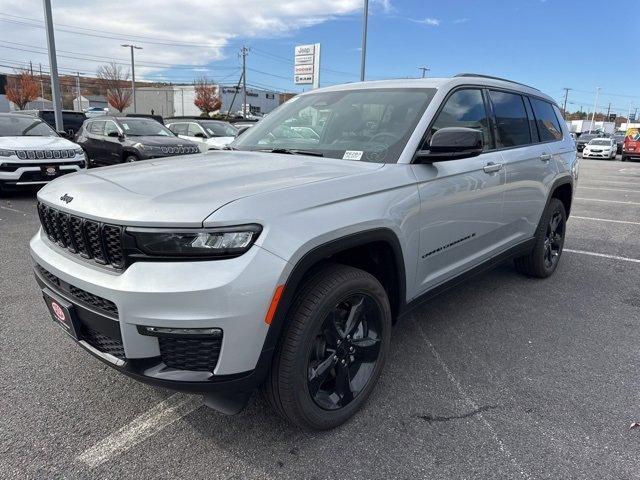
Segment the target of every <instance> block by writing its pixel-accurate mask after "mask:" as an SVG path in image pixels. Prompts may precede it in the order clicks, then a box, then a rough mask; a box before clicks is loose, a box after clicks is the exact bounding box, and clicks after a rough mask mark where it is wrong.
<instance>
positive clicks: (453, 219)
mask: <svg viewBox="0 0 640 480" xmlns="http://www.w3.org/2000/svg"><path fill="white" fill-rule="evenodd" d="M488 111H489V110H488V108H487V101H486V98H485V94H484V92H483V90H482V89H480V88H470V87H469V88H462V89H459V90H455V91H454V92H453V93H451V94H450V95H449V97H448V98H447V99H446V100H445V102H444V104H443V106H442V108H441V110H440V112H439V113H438V114H437V115H436V118H435V120H434V121H433V123H432V125H431V127H430V130H429V132H428V133H427V135H426V139H425V142H424V145H423V146H422V147H421V148H422V149H428V144H429V141H430V137H431V135H433V133H434V132H435V131H437V130H438V129H440V128H444V127H467V128H476V129H479V130H481V131H482V133H483V138H484V153H482V154H481V155H479V156H477V157H471V158H464V159H459V160H450V161H444V162H433V163H430V164H412V165H411V167H412V169H413V171H414V173H415V176H416V178H417V179H418V192H419V195H420V223H421V229H420V251H419V256H418V268H417V275H418V278H417V279H416V280H417V282H416V284H417V287H418V292H417V293H418V294H420V293H422V292H424V291H426V290H428V289H430V288H432V287H434V286H437V285H438V284H440V283H442V282H444V281H446V280H449V279H451V278H453V277H455V276H457V275H459V274H461V273H463V272H464V271H466V270H469V269H470V268H472V267H474V266H476V265H478V264H480V263H481V262H482V261H483V260H486V259H488V258H490V257H491V256H492V255H494V254H496V253H497V252H498V251H499V250H500V249H501V248H503V245H504V243H505V240H504V239H503V238H502V237H503V235H502V233H501V231H502V228H503V224H502V208H503V196H504V189H505V171H504V168H503V166H502V156H501V155H500V152H498V151H496V150H495V147H494V145H495V143H494V138H493V133H492V129H491V121H490V116H489V115H488V113H487V112H488Z"/></svg>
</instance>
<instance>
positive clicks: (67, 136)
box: [58, 130, 73, 140]
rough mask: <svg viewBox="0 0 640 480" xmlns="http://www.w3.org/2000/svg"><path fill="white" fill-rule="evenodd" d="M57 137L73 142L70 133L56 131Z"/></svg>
mask: <svg viewBox="0 0 640 480" xmlns="http://www.w3.org/2000/svg"><path fill="white" fill-rule="evenodd" d="M58 135H60V136H61V137H62V138H66V139H67V140H73V134H72V133H70V132H65V131H64V130H58Z"/></svg>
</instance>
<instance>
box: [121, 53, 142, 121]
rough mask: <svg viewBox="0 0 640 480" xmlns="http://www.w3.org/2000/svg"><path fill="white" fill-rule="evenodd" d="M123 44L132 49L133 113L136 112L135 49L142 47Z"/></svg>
mask: <svg viewBox="0 0 640 480" xmlns="http://www.w3.org/2000/svg"><path fill="white" fill-rule="evenodd" d="M122 46H123V47H127V48H130V49H131V94H132V96H133V113H136V64H135V60H134V57H133V50H134V49H136V50H142V47H138V46H137V45H129V44H123V45H122Z"/></svg>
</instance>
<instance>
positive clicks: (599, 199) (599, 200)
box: [575, 197, 640, 205]
mask: <svg viewBox="0 0 640 480" xmlns="http://www.w3.org/2000/svg"><path fill="white" fill-rule="evenodd" d="M575 200H582V201H584V202H603V203H624V204H625V205H640V202H623V201H622V200H604V199H602V198H583V197H575Z"/></svg>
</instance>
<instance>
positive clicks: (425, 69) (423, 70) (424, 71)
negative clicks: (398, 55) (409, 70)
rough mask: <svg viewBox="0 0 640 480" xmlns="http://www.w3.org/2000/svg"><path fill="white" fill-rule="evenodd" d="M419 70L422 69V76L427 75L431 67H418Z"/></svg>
mask: <svg viewBox="0 0 640 480" xmlns="http://www.w3.org/2000/svg"><path fill="white" fill-rule="evenodd" d="M418 70H420V71H422V78H425V77H426V76H427V72H428V71H429V70H431V69H430V68H429V67H418Z"/></svg>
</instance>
